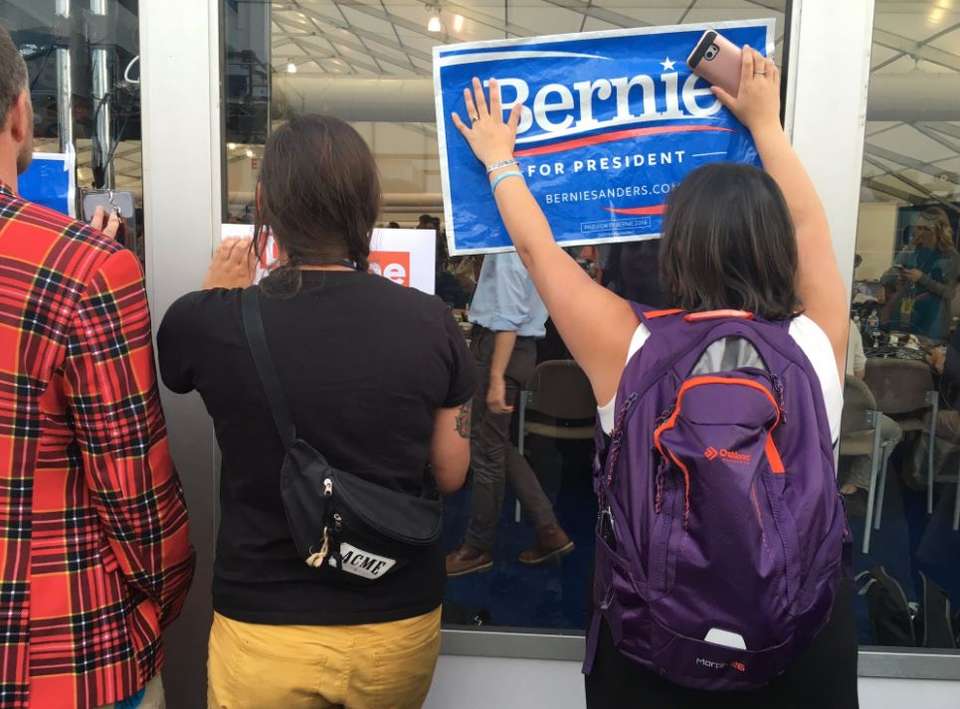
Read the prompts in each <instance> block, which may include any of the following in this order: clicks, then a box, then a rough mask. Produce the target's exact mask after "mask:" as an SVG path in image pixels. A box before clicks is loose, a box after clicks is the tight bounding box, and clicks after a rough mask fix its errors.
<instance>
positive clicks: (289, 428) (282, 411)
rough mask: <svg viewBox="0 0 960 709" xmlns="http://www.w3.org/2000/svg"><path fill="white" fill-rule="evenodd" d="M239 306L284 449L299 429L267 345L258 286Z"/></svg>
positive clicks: (249, 344)
mask: <svg viewBox="0 0 960 709" xmlns="http://www.w3.org/2000/svg"><path fill="white" fill-rule="evenodd" d="M240 309H241V313H242V315H243V332H244V334H245V335H246V338H247V345H248V346H249V347H250V353H251V354H252V355H253V363H254V365H256V368H257V375H258V376H259V377H260V385H261V386H262V387H263V391H264V393H265V394H266V395H267V403H269V404H270V412H271V413H272V414H273V422H274V424H276V427H277V433H278V434H280V441H281V442H282V443H283V447H284V448H285V449H289V448H290V447H291V446H292V445H293V444H294V442H295V441H296V440H297V429H296V427H295V426H294V425H293V417H292V416H291V415H290V407H289V406H288V405H287V398H286V396H285V395H284V393H283V387H282V386H281V385H280V377H278V376H277V370H276V367H274V365H273V358H272V357H271V356H270V348H269V347H268V346H267V335H266V332H265V331H264V329H263V315H262V313H261V310H260V297H259V289H258V288H256V287H254V288H247V289H246V290H244V291H243V294H242V295H241V296H240Z"/></svg>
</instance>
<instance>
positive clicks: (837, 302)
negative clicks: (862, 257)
mask: <svg viewBox="0 0 960 709" xmlns="http://www.w3.org/2000/svg"><path fill="white" fill-rule="evenodd" d="M713 92H714V94H716V96H717V98H718V99H720V101H721V102H722V103H723V105H724V106H726V107H727V108H729V109H730V110H731V111H732V112H733V114H734V115H735V116H736V117H737V118H738V119H739V120H740V122H741V123H743V124H744V125H745V126H746V127H747V128H749V129H750V133H751V134H752V135H753V140H754V142H755V143H756V145H757V151H758V152H759V154H760V159H761V160H762V161H763V167H764V169H765V170H766V171H767V172H768V173H769V174H770V176H771V177H772V178H773V179H774V180H776V182H777V184H778V185H779V186H780V190H781V191H782V192H783V196H784V198H785V199H786V201H787V206H788V207H789V209H790V216H791V217H792V219H793V225H794V228H795V229H796V234H797V249H798V252H799V253H798V256H799V265H798V270H797V279H796V287H797V295H798V296H799V297H800V300H801V302H802V303H803V307H804V310H805V312H806V314H807V315H808V316H809V317H810V318H811V319H812V320H813V321H814V322H815V323H817V324H818V325H819V326H820V327H821V328H822V329H823V331H824V332H826V334H827V337H828V338H829V339H830V344H831V345H832V346H833V353H834V356H835V357H836V360H837V368H838V370H839V372H840V375H841V379H842V378H843V370H844V360H845V358H846V351H847V332H848V329H849V314H848V312H847V311H848V309H847V292H846V290H845V289H844V287H843V280H842V279H841V277H840V269H839V268H838V267H837V257H836V254H835V253H834V251H833V242H832V241H831V239H830V225H829V224H828V223H827V215H826V212H824V210H823V204H822V203H821V202H820V197H819V196H818V195H817V190H816V188H814V186H813V182H812V181H811V180H810V176H809V175H808V174H807V171H806V170H805V169H804V167H803V164H802V163H801V162H800V158H799V157H798V156H797V154H796V153H795V152H794V150H793V148H792V147H791V145H790V141H788V140H787V136H786V134H785V133H784V132H783V128H782V127H781V126H780V70H779V69H777V66H776V64H774V63H773V60H772V59H764V58H763V57H762V56H760V55H759V54H758V53H757V52H756V51H755V50H753V49H751V48H750V47H744V50H743V63H742V66H741V76H740V91H739V93H738V95H737V97H736V98H734V97H732V96H730V94H728V93H726V92H725V91H724V90H723V89H720V88H718V87H714V88H713Z"/></svg>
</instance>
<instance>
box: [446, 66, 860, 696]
mask: <svg viewBox="0 0 960 709" xmlns="http://www.w3.org/2000/svg"><path fill="white" fill-rule="evenodd" d="M489 85H490V98H489V104H488V102H487V97H486V95H485V93H484V90H483V88H482V85H481V83H480V80H479V79H474V82H473V86H472V87H471V88H467V89H465V96H464V98H465V102H466V107H467V113H468V115H467V120H469V124H468V123H466V122H464V120H463V119H461V118H460V117H459V116H458V115H457V114H454V115H453V121H454V123H455V124H456V125H457V127H458V128H459V130H460V132H461V133H462V135H463V136H464V138H465V139H466V141H467V142H468V143H469V144H470V146H471V148H472V149H473V152H474V153H475V155H476V157H477V158H478V159H479V160H480V161H481V162H482V163H484V164H485V165H486V166H491V165H493V166H497V165H505V166H504V167H500V168H497V169H494V170H493V173H492V175H491V186H492V188H493V191H494V198H495V200H496V203H497V206H498V208H499V211H500V215H501V217H502V219H503V221H504V225H505V226H506V229H507V231H508V232H509V234H510V237H511V238H512V240H513V244H514V246H515V247H516V249H517V251H518V253H519V254H520V257H521V258H522V259H523V262H524V264H525V265H526V267H527V269H528V270H529V272H530V276H531V278H532V279H533V282H534V284H535V285H536V287H537V289H538V291H539V292H540V295H541V297H542V298H543V301H544V303H545V304H546V306H547V309H548V311H549V313H550V316H551V317H552V318H553V320H554V322H555V323H556V325H557V329H558V330H559V332H560V334H561V336H562V337H563V339H564V342H565V343H566V344H567V346H568V347H569V349H570V351H571V353H572V354H573V357H574V358H575V359H576V360H577V362H578V363H579V364H580V366H581V367H582V368H583V369H584V371H585V372H586V374H587V376H588V378H589V380H590V383H591V385H592V387H593V390H594V393H595V395H596V398H597V401H599V402H604V405H603V406H601V407H600V409H599V414H600V421H601V422H602V423H603V429H604V432H605V433H607V434H609V432H610V431H611V430H612V427H613V422H612V421H611V419H612V418H613V415H612V414H613V411H614V409H615V407H616V405H617V404H616V401H615V394H616V392H617V389H618V386H619V382H620V378H621V375H622V374H623V372H624V369H625V367H626V363H627V361H628V358H630V357H632V355H633V354H635V353H636V352H639V351H640V350H641V349H642V347H643V345H644V342H645V341H646V339H647V338H648V337H649V331H648V330H647V328H646V327H645V326H644V325H642V324H641V323H640V321H639V319H638V316H637V315H636V313H635V311H634V309H633V307H632V306H631V304H630V303H629V302H628V301H627V300H625V299H623V298H621V297H619V296H617V295H615V294H614V293H612V292H610V291H609V290H607V289H605V288H603V287H602V286H600V285H599V284H597V283H596V282H594V281H593V280H592V279H591V278H590V277H589V276H588V275H587V274H586V273H585V272H584V271H583V269H581V268H580V266H579V265H578V264H577V262H576V261H575V260H574V259H573V258H571V257H570V256H569V255H568V254H566V253H565V252H564V250H563V249H562V248H561V247H560V246H559V245H558V244H557V243H556V241H555V240H554V238H553V234H552V232H551V229H550V224H549V223H548V222H547V220H546V218H545V216H544V214H543V211H542V210H541V209H540V207H539V205H538V204H537V202H536V200H535V198H534V197H533V195H532V194H531V192H530V190H529V189H528V187H527V185H526V183H525V180H524V177H523V175H522V174H521V173H520V171H518V170H517V169H516V167H515V166H514V165H512V164H511V161H512V159H513V150H514V144H515V140H516V131H517V125H518V123H519V118H520V114H519V110H518V109H517V108H516V107H515V108H514V110H513V111H512V112H511V113H510V115H509V119H508V120H506V121H505V120H504V116H503V111H502V110H501V99H500V90H499V87H498V85H497V82H496V81H495V80H494V79H491V80H490V82H489ZM713 91H714V93H715V94H716V96H717V97H718V98H719V99H720V101H721V102H722V103H723V104H724V105H725V106H726V107H727V108H728V109H729V110H731V111H732V112H733V113H734V114H735V115H736V116H737V118H738V119H739V120H740V121H741V122H742V123H744V124H745V125H746V127H747V128H748V129H749V130H750V132H751V134H752V136H753V139H754V142H755V143H756V146H757V150H758V153H759V155H760V158H761V160H762V162H763V166H764V169H765V170H766V172H763V171H761V170H758V169H757V168H754V167H750V166H744V165H711V166H707V167H703V168H700V169H699V170H697V171H695V172H694V173H692V174H691V175H690V176H688V177H687V178H686V180H685V181H684V182H683V183H682V184H681V185H680V186H679V187H678V189H677V190H676V191H674V192H673V193H672V195H671V201H670V203H669V206H668V211H667V218H666V224H665V228H664V235H663V238H662V243H661V248H660V270H661V273H662V274H663V283H662V285H663V287H664V289H665V291H666V292H667V297H668V300H669V301H670V303H671V305H674V306H677V307H681V308H683V309H685V310H687V311H689V312H693V311H715V310H729V309H733V310H749V311H751V312H753V313H755V314H756V315H757V316H759V317H761V318H763V319H765V320H768V321H770V320H781V321H789V336H790V337H792V338H793V340H794V341H795V342H796V344H797V345H798V346H799V348H800V349H801V351H802V352H803V354H804V355H806V357H807V359H808V360H809V362H810V365H811V369H812V370H813V371H815V373H816V375H817V379H818V381H819V384H820V388H821V395H822V399H821V400H820V404H819V406H821V407H822V408H823V409H824V411H822V412H821V413H820V417H821V418H822V417H825V418H826V419H827V420H828V422H829V429H830V433H831V435H832V436H833V437H836V436H838V435H839V428H840V414H841V410H842V407H843V400H842V398H843V397H842V386H841V381H842V373H843V371H844V358H845V355H846V347H847V329H848V307H847V293H846V289H845V287H844V285H843V281H842V279H841V277H840V272H839V269H838V267H837V262H836V256H835V254H834V251H833V245H832V242H831V239H830V230H829V225H828V223H827V218H826V214H825V213H824V209H823V206H822V204H821V203H820V199H819V197H818V196H817V193H816V190H815V188H814V186H813V184H812V182H811V181H810V178H809V176H808V175H807V173H806V171H805V170H804V168H803V165H802V164H801V163H800V160H799V158H798V157H797V155H796V153H794V151H793V149H792V148H791V146H790V142H789V140H788V139H787V137H786V135H785V134H784V131H783V128H782V127H781V125H780V73H779V70H778V68H777V67H776V65H775V64H774V63H773V61H772V60H769V59H764V58H763V57H761V56H759V55H758V54H757V53H756V52H755V51H753V50H752V49H750V48H749V47H746V48H744V51H743V53H742V60H741V72H740V82H739V86H738V93H737V95H736V96H733V95H732V94H731V93H730V92H728V91H725V90H723V89H721V88H719V87H714V89H713ZM488 106H489V107H488ZM641 361H642V360H641ZM818 420H819V419H818ZM795 425H797V424H795ZM818 425H819V424H818ZM647 434H648V435H647V438H646V440H650V438H652V434H653V431H649V432H647ZM818 435H819V434H818ZM641 445H642V444H641ZM647 445H649V444H647ZM837 494H838V493H837ZM718 531H719V532H720V533H722V530H718ZM840 589H841V590H840V592H839V593H838V594H837V596H836V599H835V601H834V604H833V610H832V614H831V616H830V618H829V622H828V623H827V625H826V627H824V628H823V629H822V630H820V632H819V633H818V634H817V636H816V639H815V640H814V643H813V645H812V646H811V647H809V648H808V649H807V650H806V651H804V652H803V653H802V654H800V655H799V656H797V657H796V658H795V659H794V660H793V661H792V664H791V665H790V666H789V667H788V669H787V671H786V672H785V673H784V674H783V675H781V676H779V677H778V678H777V679H776V680H774V681H773V682H772V683H770V684H769V685H768V686H765V687H763V688H762V689H760V690H757V691H752V692H723V693H720V692H716V693H711V692H708V691H703V690H693V689H688V688H686V687H681V686H679V685H675V684H672V683H670V682H668V681H666V680H664V679H663V678H662V677H660V676H659V675H658V674H657V673H655V672H652V671H650V670H648V669H646V668H645V666H643V665H641V664H639V663H637V662H634V661H633V660H631V659H630V658H628V657H627V656H625V655H623V654H621V653H620V652H619V650H618V649H617V644H616V643H615V641H614V638H613V635H612V632H611V630H610V628H608V627H606V623H605V622H604V623H603V628H602V630H601V633H600V639H599V641H598V642H599V647H598V648H597V652H596V655H595V661H594V663H593V667H592V671H591V672H590V674H589V675H588V677H587V681H586V692H587V705H588V707H591V708H599V707H611V708H612V707H624V706H650V707H671V708H672V709H677V708H678V707H727V706H730V707H737V708H738V709H741V708H743V707H773V706H776V707H811V706H816V707H819V708H820V709H825V708H828V707H836V708H837V709H850V708H851V707H856V706H857V705H858V699H857V639H856V626H855V619H854V615H853V607H852V599H853V589H852V584H851V583H850V582H849V580H845V581H844V582H843V583H842V584H841V586H840Z"/></svg>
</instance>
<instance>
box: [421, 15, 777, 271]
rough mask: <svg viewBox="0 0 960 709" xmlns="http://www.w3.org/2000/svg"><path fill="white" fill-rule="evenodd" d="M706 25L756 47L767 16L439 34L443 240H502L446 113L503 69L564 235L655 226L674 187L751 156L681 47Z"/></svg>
mask: <svg viewBox="0 0 960 709" xmlns="http://www.w3.org/2000/svg"><path fill="white" fill-rule="evenodd" d="M707 29H715V30H717V31H719V32H720V34H722V35H724V36H725V37H727V38H728V39H729V40H731V41H732V42H733V43H734V44H736V45H738V46H742V45H744V44H749V45H750V46H751V47H754V48H756V49H757V50H758V51H760V53H761V54H765V55H769V54H770V53H771V52H772V50H773V32H774V20H772V19H771V20H748V21H740V22H722V23H716V24H713V25H682V26H674V27H645V28H641V29H632V30H615V31H609V32H588V33H581V34H573V35H556V36H551V37H536V38H525V39H515V40H502V41H501V40H498V41H493V42H474V43H469V44H453V45H441V46H437V47H434V54H433V73H434V84H435V90H436V96H437V129H438V139H439V145H440V170H441V179H442V181H443V199H444V211H445V212H446V217H447V238H448V240H449V249H450V253H451V254H470V253H489V252H496V251H509V250H510V249H511V248H512V247H511V245H510V238H509V236H508V235H507V232H506V230H505V229H504V227H503V224H502V222H501V220H500V217H499V214H498V213H497V207H496V204H495V202H494V200H493V196H492V195H491V193H490V186H489V182H488V179H487V175H486V171H485V169H484V166H483V165H481V164H480V162H479V161H478V160H477V159H476V158H475V157H474V156H473V153H472V152H471V150H470V146H469V145H467V142H466V140H464V138H463V136H462V135H460V133H459V131H458V130H457V128H456V126H454V125H453V122H452V121H451V119H450V114H451V112H453V111H456V112H457V113H459V114H460V116H461V117H462V118H464V120H469V119H467V111H466V108H465V105H464V99H463V89H464V88H465V87H467V86H468V85H469V84H470V82H471V81H472V79H473V77H475V76H476V77H479V78H480V79H481V81H484V83H486V81H487V80H488V79H490V78H496V79H497V81H498V82H499V83H500V86H501V91H502V97H503V110H504V117H505V118H506V115H507V114H508V112H509V111H510V109H511V108H512V107H513V106H514V105H515V104H518V103H519V104H521V106H522V109H521V110H522V113H521V118H520V125H519V127H518V129H517V144H516V149H515V153H514V154H515V156H516V157H517V159H518V160H519V162H520V171H521V172H522V173H523V175H524V177H525V178H526V180H527V184H528V185H529V187H530V189H531V191H532V192H533V194H534V196H535V197H536V199H537V201H538V202H539V203H540V206H541V207H542V208H543V210H544V212H545V213H546V215H547V219H548V220H549V222H550V225H551V227H552V228H553V233H554V236H555V237H556V239H557V241H558V242H561V243H562V244H563V245H564V246H576V245H582V244H597V243H608V242H615V241H636V240H640V239H651V238H655V237H657V236H659V234H660V228H661V224H662V220H663V213H664V208H665V203H666V200H667V197H668V195H669V194H670V191H671V190H672V189H674V188H675V187H676V186H677V185H678V184H679V183H680V181H681V180H682V179H683V178H684V176H685V175H686V174H687V173H689V172H690V171H692V170H694V169H696V168H697V167H699V166H701V165H704V164H706V163H708V162H714V161H733V162H740V163H753V164H758V162H759V161H758V157H757V152H756V148H755V146H754V144H753V141H752V139H751V138H750V134H749V132H748V131H747V129H746V128H745V127H744V126H743V125H741V124H740V123H739V122H738V121H737V120H736V118H734V117H733V115H732V114H731V113H730V112H729V111H727V110H726V109H725V108H723V107H722V106H721V105H720V102H719V101H717V99H716V98H715V97H714V96H713V94H712V93H711V92H710V87H709V84H708V83H707V82H706V81H704V80H703V79H700V78H699V77H697V76H694V75H693V74H692V73H691V71H690V69H689V67H687V65H686V58H687V56H688V55H689V54H690V52H691V51H692V50H693V48H694V46H695V45H696V43H697V41H698V40H699V39H700V37H701V36H702V35H703V33H704V31H705V30H707Z"/></svg>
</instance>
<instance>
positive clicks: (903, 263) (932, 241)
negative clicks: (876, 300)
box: [881, 207, 960, 340]
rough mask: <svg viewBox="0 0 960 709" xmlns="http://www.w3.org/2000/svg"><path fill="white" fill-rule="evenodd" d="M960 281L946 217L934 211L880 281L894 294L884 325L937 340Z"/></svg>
mask: <svg viewBox="0 0 960 709" xmlns="http://www.w3.org/2000/svg"><path fill="white" fill-rule="evenodd" d="M958 277H960V253H958V252H957V249H956V246H955V245H954V243H953V228H952V227H951V226H950V219H949V218H948V217H947V213H946V212H944V211H943V210H942V209H941V208H939V207H930V208H929V209H927V210H925V211H923V212H921V213H920V214H919V215H918V216H917V223H916V224H915V225H914V227H913V240H912V241H911V243H910V248H908V249H907V250H905V251H903V252H901V253H900V254H898V255H897V258H896V262H895V263H894V265H893V267H892V268H891V269H890V270H888V271H887V272H886V273H885V274H884V275H883V278H882V279H881V282H882V283H883V285H884V288H885V289H886V290H887V291H888V292H889V293H890V296H889V297H888V298H887V302H888V306H887V308H886V318H885V320H886V324H887V325H888V326H889V327H890V328H891V329H894V330H897V329H899V330H903V331H907V332H912V333H915V334H917V335H922V336H924V337H929V338H930V339H933V340H943V339H944V338H945V337H946V336H947V334H948V332H949V330H950V321H951V319H952V317H953V314H952V307H951V304H952V301H953V295H954V293H955V291H956V285H957V278H958Z"/></svg>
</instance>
